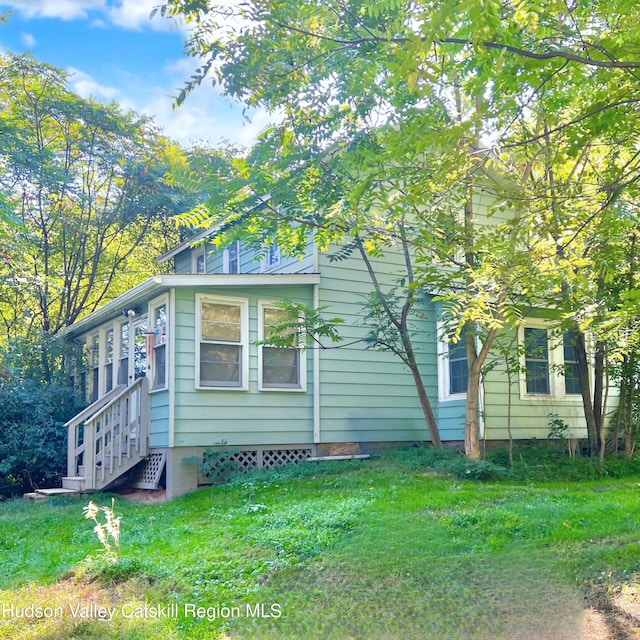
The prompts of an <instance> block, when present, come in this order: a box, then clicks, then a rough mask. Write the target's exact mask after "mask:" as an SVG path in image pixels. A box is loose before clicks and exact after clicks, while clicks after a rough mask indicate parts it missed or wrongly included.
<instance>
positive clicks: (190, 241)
mask: <svg viewBox="0 0 640 640" xmlns="http://www.w3.org/2000/svg"><path fill="white" fill-rule="evenodd" d="M270 197H271V196H270V195H269V194H267V195H265V196H259V197H258V202H257V204H255V205H253V206H252V207H249V208H248V209H247V210H246V211H245V212H244V213H243V214H242V216H241V217H243V216H245V215H247V214H249V213H251V212H252V211H255V210H256V209H259V208H261V207H262V206H263V205H264V203H265V202H267V201H268V200H269V198H270ZM237 222H238V220H233V221H231V222H227V223H225V224H222V225H218V226H217V227H209V228H208V229H203V230H202V231H200V233H197V234H196V235H195V236H193V237H192V238H187V239H186V240H183V241H182V242H181V243H180V244H178V245H176V246H175V247H174V248H173V249H170V250H169V251H167V252H166V253H163V254H162V255H161V256H160V257H159V258H158V259H157V262H158V264H163V263H165V262H167V261H168V260H171V258H173V257H175V256H177V255H178V254H179V253H181V252H182V251H184V250H185V249H189V248H190V247H193V245H195V244H196V243H197V242H200V240H204V239H205V238H207V237H209V236H211V235H214V234H215V233H218V232H219V231H222V230H224V229H227V228H229V227H232V226H234V225H235V224H237Z"/></svg>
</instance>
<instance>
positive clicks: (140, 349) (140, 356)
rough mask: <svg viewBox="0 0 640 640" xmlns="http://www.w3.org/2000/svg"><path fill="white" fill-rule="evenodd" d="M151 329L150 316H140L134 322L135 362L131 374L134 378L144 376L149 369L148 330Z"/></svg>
mask: <svg viewBox="0 0 640 640" xmlns="http://www.w3.org/2000/svg"><path fill="white" fill-rule="evenodd" d="M148 331H149V317H148V316H147V315H144V316H140V318H138V319H136V320H135V321H134V323H133V362H132V363H131V365H132V371H131V372H130V376H131V378H130V379H132V380H134V381H135V380H137V379H138V378H144V377H146V375H147V370H148V364H149V361H148V356H149V354H148V353H147V332H148Z"/></svg>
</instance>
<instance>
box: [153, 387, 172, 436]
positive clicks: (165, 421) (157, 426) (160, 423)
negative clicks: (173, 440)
mask: <svg viewBox="0 0 640 640" xmlns="http://www.w3.org/2000/svg"><path fill="white" fill-rule="evenodd" d="M150 405H151V406H150V411H149V417H150V431H149V445H150V446H152V447H168V446H169V392H168V391H154V392H153V393H151V394H150Z"/></svg>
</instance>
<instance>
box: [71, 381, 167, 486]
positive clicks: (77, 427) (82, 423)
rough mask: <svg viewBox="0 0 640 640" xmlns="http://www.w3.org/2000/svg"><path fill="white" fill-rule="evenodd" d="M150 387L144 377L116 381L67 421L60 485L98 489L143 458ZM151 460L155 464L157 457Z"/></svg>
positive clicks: (147, 448)
mask: <svg viewBox="0 0 640 640" xmlns="http://www.w3.org/2000/svg"><path fill="white" fill-rule="evenodd" d="M148 391H149V385H148V381H147V378H144V377H142V378H138V379H137V380H136V381H135V382H133V384H131V385H129V386H128V387H126V386H124V385H119V386H117V387H116V388H114V389H112V390H111V391H110V392H109V393H107V394H106V395H104V396H103V397H101V398H99V399H98V400H97V401H95V402H94V403H92V404H91V405H89V406H88V407H87V408H86V409H84V410H83V411H82V412H81V413H79V414H78V415H76V416H75V417H74V418H73V419H71V420H70V421H69V422H67V423H66V426H67V428H68V430H69V440H68V449H67V476H65V477H64V478H63V480H62V487H63V488H64V489H70V490H74V491H100V490H102V489H104V488H106V487H107V486H108V485H110V484H112V483H113V482H114V481H116V480H117V479H118V478H120V477H122V476H123V475H124V474H125V473H127V472H128V471H130V470H131V469H133V467H135V466H136V465H137V464H139V463H140V462H142V461H144V460H147V458H148V456H149V392H148ZM154 464H155V466H156V467H157V466H158V461H157V460H154ZM160 470H161V469H160ZM141 488H144V487H141ZM149 488H151V487H149Z"/></svg>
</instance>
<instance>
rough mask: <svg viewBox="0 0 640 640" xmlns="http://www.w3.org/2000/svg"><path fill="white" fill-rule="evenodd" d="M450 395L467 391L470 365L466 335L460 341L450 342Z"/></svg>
mask: <svg viewBox="0 0 640 640" xmlns="http://www.w3.org/2000/svg"><path fill="white" fill-rule="evenodd" d="M448 347H449V395H458V394H463V393H467V381H468V379H469V365H468V362H467V343H466V340H465V339H464V337H461V338H460V340H458V342H449V343H448Z"/></svg>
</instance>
